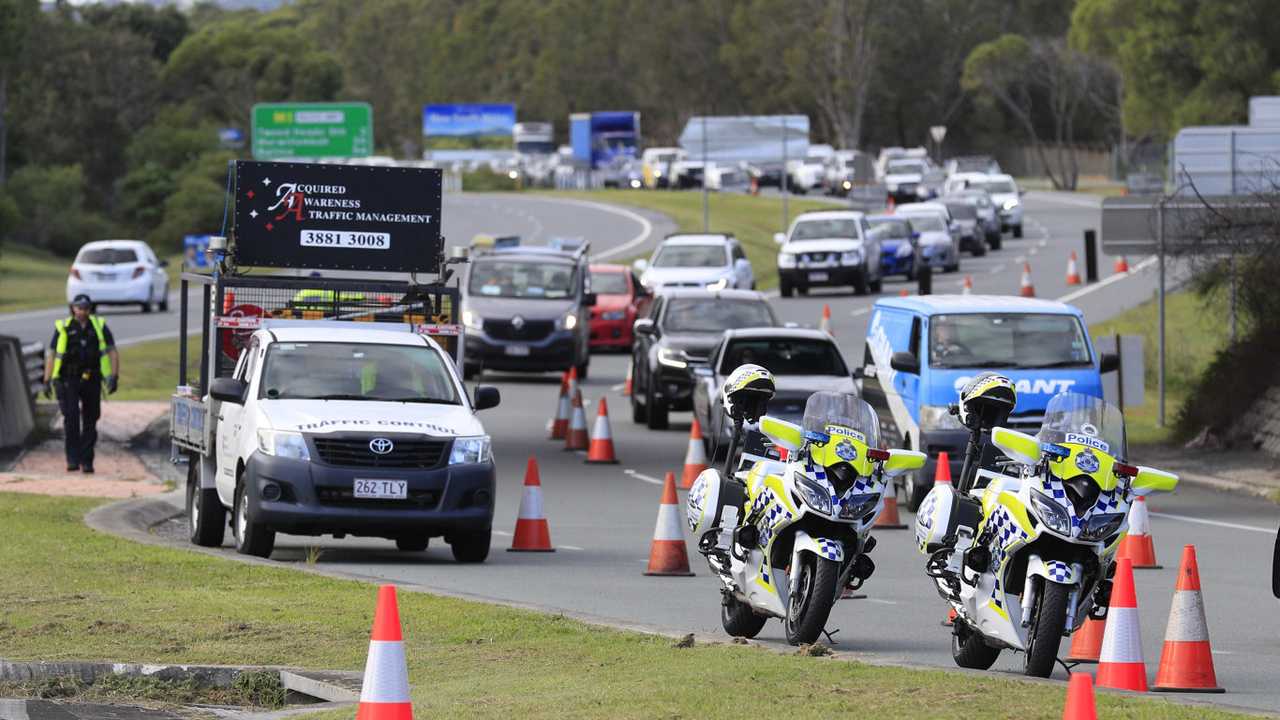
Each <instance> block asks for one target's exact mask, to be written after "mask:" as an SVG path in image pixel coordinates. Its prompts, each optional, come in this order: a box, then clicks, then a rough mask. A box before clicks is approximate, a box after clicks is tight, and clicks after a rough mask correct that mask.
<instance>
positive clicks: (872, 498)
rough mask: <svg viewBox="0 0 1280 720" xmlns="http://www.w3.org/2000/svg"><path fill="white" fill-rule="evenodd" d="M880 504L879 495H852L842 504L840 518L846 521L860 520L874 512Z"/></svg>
mask: <svg viewBox="0 0 1280 720" xmlns="http://www.w3.org/2000/svg"><path fill="white" fill-rule="evenodd" d="M879 502H880V495H879V494H877V493H867V494H865V495H850V496H849V497H846V498H845V499H844V501H843V502H841V504H840V517H842V518H846V519H852V518H860V517H862V516H864V515H866V514H867V513H869V512H871V511H872V510H874V509H875V507H876V504H877V503H879Z"/></svg>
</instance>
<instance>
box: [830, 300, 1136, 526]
mask: <svg viewBox="0 0 1280 720" xmlns="http://www.w3.org/2000/svg"><path fill="white" fill-rule="evenodd" d="M1116 366H1117V359H1116V357H1115V356H1114V355H1102V354H1101V353H1098V352H1097V351H1096V350H1095V349H1094V347H1093V341H1092V340H1091V339H1090V337H1089V331H1088V327H1087V326H1086V325H1085V322H1084V316H1083V314H1082V313H1081V312H1080V310H1079V309H1077V308H1075V307H1072V306H1070V305H1066V304H1064V303H1060V302H1054V301H1051V300H1040V299H1035V298H1022V297H1010V296H982V295H967V296H966V295H925V296H912V297H897V298H886V299H883V300H879V301H877V302H876V304H875V306H874V308H873V311H872V315H871V321H870V322H869V323H868V325H867V337H866V345H865V348H864V351H863V360H862V367H861V368H860V369H855V371H854V372H855V375H861V382H862V394H863V397H864V398H865V399H866V400H867V402H869V403H871V405H872V406H873V407H875V408H876V410H877V412H878V413H879V415H880V421H881V424H882V426H883V437H884V438H885V441H886V443H888V446H889V447H902V448H909V449H912V450H920V451H922V452H924V453H925V454H926V455H928V456H929V460H928V463H927V464H926V466H925V468H924V470H923V471H922V472H919V473H916V474H914V475H913V476H908V477H905V478H904V480H903V483H904V485H905V487H906V489H907V491H908V506H909V507H910V509H912V510H915V509H916V508H917V507H918V506H919V503H920V501H921V500H922V499H923V498H924V495H925V493H927V492H928V490H929V488H930V487H931V486H932V485H933V481H934V473H935V471H936V463H937V458H938V454H939V453H940V452H944V451H945V452H946V453H947V454H948V458H949V460H950V469H951V474H952V477H953V478H954V477H959V472H960V465H961V463H962V461H963V459H964V450H965V443H966V441H967V438H968V433H967V431H966V430H965V429H964V427H963V426H962V425H961V424H960V422H959V420H958V419H957V418H956V416H955V415H953V414H952V413H951V412H950V406H951V404H952V403H955V402H956V399H957V393H958V391H959V389H960V388H961V387H963V386H964V384H965V383H967V382H968V381H969V380H970V379H971V378H973V376H975V375H977V374H978V373H980V372H985V371H994V372H996V373H999V374H1001V375H1004V376H1006V377H1008V378H1009V379H1011V380H1012V381H1013V382H1014V384H1015V386H1016V389H1017V393H1018V404H1017V407H1015V408H1014V410H1013V413H1012V414H1011V415H1010V416H1009V421H1008V423H1007V426H1008V427H1011V428H1014V429H1017V430H1021V431H1022V432H1026V433H1030V434H1035V433H1036V432H1037V431H1038V430H1039V428H1040V424H1041V421H1042V420H1043V418H1044V413H1045V407H1046V406H1047V405H1048V402H1049V400H1050V398H1052V397H1053V396H1054V395H1056V394H1058V393H1061V392H1077V393H1083V394H1085V395H1092V396H1094V397H1099V398H1101V397H1102V376H1101V373H1103V372H1107V371H1110V370H1114V369H1115V368H1116Z"/></svg>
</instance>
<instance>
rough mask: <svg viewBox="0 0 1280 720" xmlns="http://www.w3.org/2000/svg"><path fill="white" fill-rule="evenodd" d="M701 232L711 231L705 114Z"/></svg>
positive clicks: (705, 118) (703, 117) (704, 120)
mask: <svg viewBox="0 0 1280 720" xmlns="http://www.w3.org/2000/svg"><path fill="white" fill-rule="evenodd" d="M702 232H705V233H709V232H711V205H710V201H709V200H708V197H707V116H706V115H705V114H704V115H703V116H702Z"/></svg>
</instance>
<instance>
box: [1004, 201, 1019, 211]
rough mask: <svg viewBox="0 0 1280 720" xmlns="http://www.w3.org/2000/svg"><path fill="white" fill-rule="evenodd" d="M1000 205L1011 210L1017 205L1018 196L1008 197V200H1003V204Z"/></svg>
mask: <svg viewBox="0 0 1280 720" xmlns="http://www.w3.org/2000/svg"><path fill="white" fill-rule="evenodd" d="M1000 207H1002V208H1004V209H1005V210H1012V209H1014V208H1016V207H1018V198H1009V199H1008V200H1005V201H1004V204H1002V205H1001V206H1000Z"/></svg>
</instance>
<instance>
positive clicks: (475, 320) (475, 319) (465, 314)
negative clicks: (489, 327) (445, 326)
mask: <svg viewBox="0 0 1280 720" xmlns="http://www.w3.org/2000/svg"><path fill="white" fill-rule="evenodd" d="M462 324H463V325H464V326H466V328H467V329H468V330H477V331H478V330H483V329H484V318H482V317H480V315H479V314H477V313H475V312H472V311H471V310H463V311H462Z"/></svg>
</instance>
